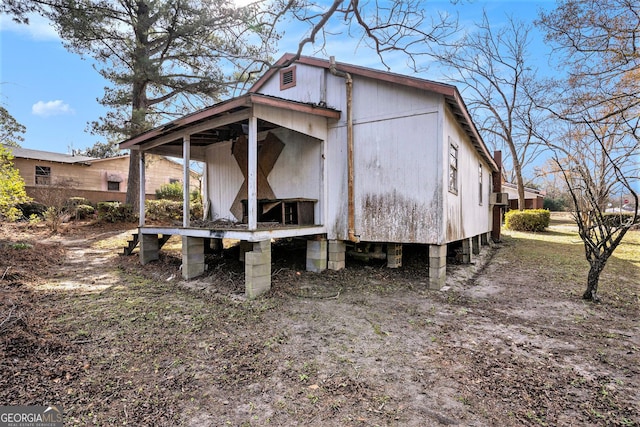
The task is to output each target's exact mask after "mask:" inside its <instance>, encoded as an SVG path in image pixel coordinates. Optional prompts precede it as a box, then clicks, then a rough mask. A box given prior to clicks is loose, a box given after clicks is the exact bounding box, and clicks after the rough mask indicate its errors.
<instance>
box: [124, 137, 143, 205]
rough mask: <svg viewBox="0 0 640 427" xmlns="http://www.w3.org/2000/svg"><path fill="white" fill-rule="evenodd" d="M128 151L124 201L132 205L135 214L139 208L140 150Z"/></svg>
mask: <svg viewBox="0 0 640 427" xmlns="http://www.w3.org/2000/svg"><path fill="white" fill-rule="evenodd" d="M130 153H131V154H130V155H129V177H128V182H127V197H126V203H127V204H128V205H131V206H132V208H133V213H134V215H137V214H138V211H139V210H140V152H139V151H138V150H130Z"/></svg>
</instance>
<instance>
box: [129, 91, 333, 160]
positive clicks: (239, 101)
mask: <svg viewBox="0 0 640 427" xmlns="http://www.w3.org/2000/svg"><path fill="white" fill-rule="evenodd" d="M252 104H260V105H267V106H272V107H276V108H282V109H286V110H292V111H299V112H303V113H306V114H314V115H318V116H322V117H327V118H334V119H338V118H340V111H338V110H334V109H331V108H326V107H320V106H318V105H313V104H307V103H302V102H297V101H291V100H288V99H283V98H277V97H273V96H268V95H262V94H257V93H251V92H250V93H246V94H244V95H241V96H239V97H236V98H232V99H229V100H227V101H223V102H220V103H218V104H215V105H212V106H211V107H207V108H205V109H202V110H199V111H196V112H195V113H192V114H189V115H186V116H184V117H181V118H179V119H176V120H173V121H170V122H167V123H165V124H163V125H161V126H158V127H155V128H153V129H151V130H149V131H147V132H144V133H141V134H140V135H137V136H135V137H133V138H130V139H128V140H126V141H123V142H121V143H120V148H122V149H126V148H131V147H133V146H136V145H140V144H142V143H145V142H149V141H152V140H154V139H157V138H160V137H162V136H165V135H168V134H171V133H173V132H176V131H178V130H184V129H186V128H188V127H189V125H193V124H195V123H198V122H202V121H204V120H207V119H210V118H213V117H215V116H217V115H221V114H224V113H228V112H230V111H231V110H233V109H237V108H242V107H246V108H249V107H251V105H252Z"/></svg>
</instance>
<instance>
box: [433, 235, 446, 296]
mask: <svg viewBox="0 0 640 427" xmlns="http://www.w3.org/2000/svg"><path fill="white" fill-rule="evenodd" d="M446 279H447V245H446V244H444V245H429V289H436V290H437V289H440V288H442V287H443V286H444V283H445V281H446Z"/></svg>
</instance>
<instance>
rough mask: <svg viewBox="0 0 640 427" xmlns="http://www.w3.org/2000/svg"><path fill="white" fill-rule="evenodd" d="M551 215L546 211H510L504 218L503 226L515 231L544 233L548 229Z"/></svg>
mask: <svg viewBox="0 0 640 427" xmlns="http://www.w3.org/2000/svg"><path fill="white" fill-rule="evenodd" d="M550 220H551V213H550V212H549V211H548V210H546V209H526V210H524V211H518V210H512V211H509V212H507V213H506V214H505V216H504V226H505V228H508V229H509V230H515V231H544V230H545V229H546V228H547V227H549V221H550Z"/></svg>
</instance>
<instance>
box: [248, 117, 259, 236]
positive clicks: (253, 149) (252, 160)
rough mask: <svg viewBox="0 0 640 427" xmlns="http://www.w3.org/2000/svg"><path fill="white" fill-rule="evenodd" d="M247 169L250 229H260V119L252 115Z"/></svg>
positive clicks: (250, 118)
mask: <svg viewBox="0 0 640 427" xmlns="http://www.w3.org/2000/svg"><path fill="white" fill-rule="evenodd" d="M247 161H248V163H249V165H248V167H247V199H248V200H247V203H248V209H247V214H248V215H249V218H248V221H247V222H248V229H249V230H255V229H256V228H257V227H258V200H257V199H258V118H257V117H256V116H254V115H253V112H252V113H251V116H249V142H248V156H247Z"/></svg>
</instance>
